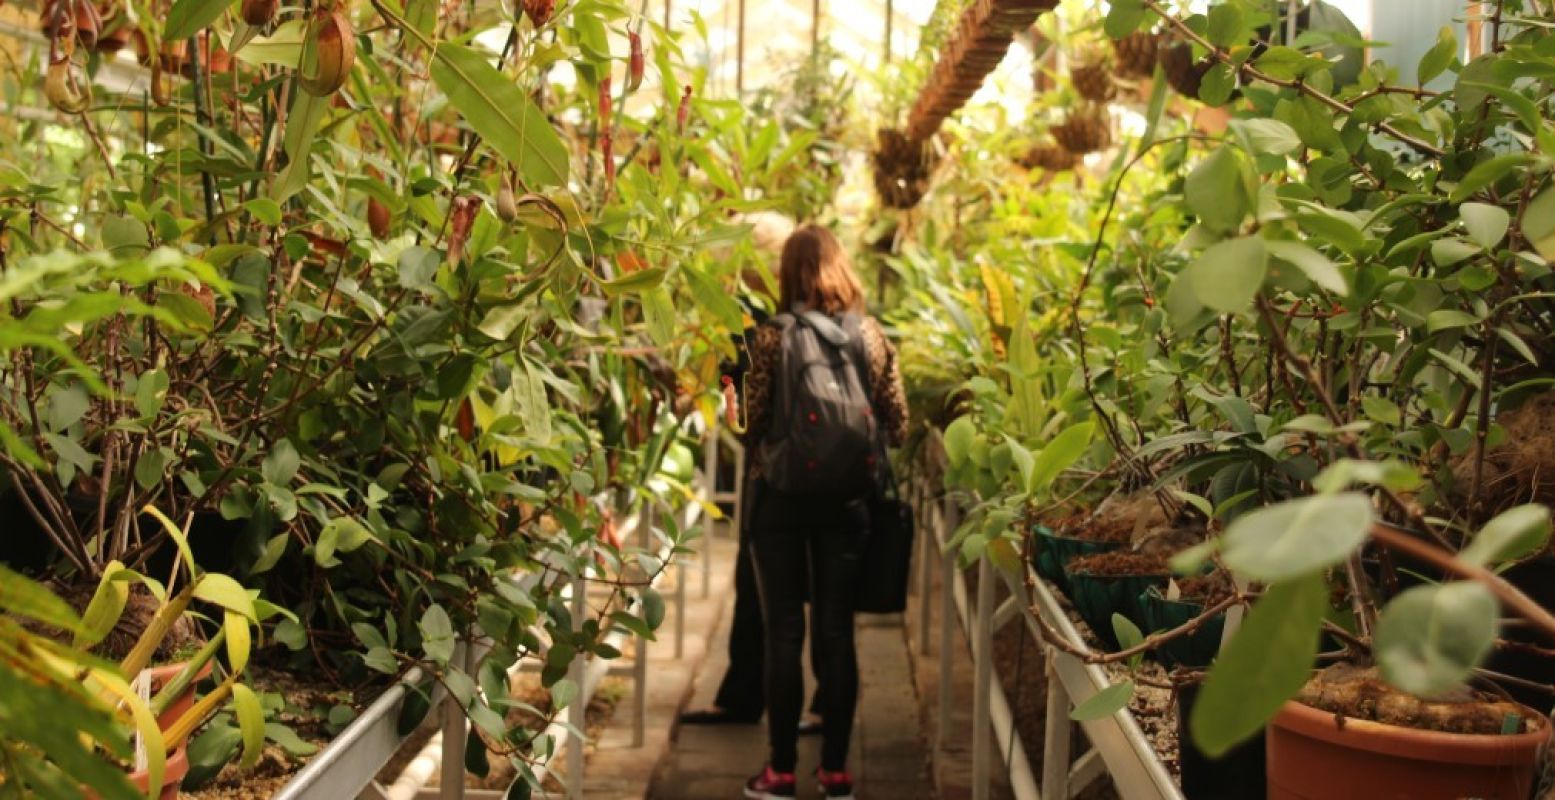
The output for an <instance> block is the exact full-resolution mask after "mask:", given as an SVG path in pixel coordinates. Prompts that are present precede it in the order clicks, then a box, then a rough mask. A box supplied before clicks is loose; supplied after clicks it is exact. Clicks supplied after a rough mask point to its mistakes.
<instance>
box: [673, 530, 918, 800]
mask: <svg viewBox="0 0 1555 800" xmlns="http://www.w3.org/2000/svg"><path fill="white" fill-rule="evenodd" d="M720 561H722V559H720ZM723 563H725V564H727V565H728V566H729V567H731V568H732V563H729V562H723ZM715 566H716V565H715ZM722 598H723V600H724V604H723V605H724V608H723V613H721V614H720V615H719V620H718V626H717V630H716V634H715V635H714V636H713V638H712V640H711V643H710V648H709V651H708V653H707V657H706V658H705V659H704V660H703V662H702V664H701V666H700V667H699V668H698V670H697V673H696V678H695V681H694V683H693V685H692V687H691V691H690V695H689V697H687V698H686V700H687V703H686V705H687V706H688V707H701V706H706V705H710V704H711V703H712V700H713V696H714V694H716V692H717V690H718V682H719V681H720V680H721V679H722V677H723V673H724V669H725V668H726V667H727V666H728V663H729V660H728V644H729V624H730V620H731V618H732V617H733V614H731V613H729V612H730V608H731V606H732V604H733V600H734V595H733V592H731V591H726V592H724V593H723V594H722ZM858 648H859V679H860V687H859V712H858V720H857V722H856V725H855V728H854V734H853V755H852V757H851V758H850V765H851V768H852V770H853V775H854V779H855V780H856V781H857V785H856V790H857V794H858V796H859V797H866V798H900V799H901V800H919V799H920V798H930V797H932V796H933V792H932V790H930V789H929V788H928V783H927V776H928V758H927V754H926V752H925V747H924V737H923V734H922V731H921V730H920V725H919V716H918V702H917V699H916V696H915V693H914V689H913V679H912V668H911V664H910V662H909V658H910V656H909V654H908V651H907V642H906V637H905V634H904V631H903V627H902V622H901V619H900V618H899V617H891V616H884V617H873V616H869V617H866V616H861V617H860V618H859V625H858ZM807 678H808V676H807ZM671 738H672V743H671V749H670V751H669V752H668V754H667V755H666V756H665V758H664V759H663V760H662V761H661V762H660V763H659V765H658V770H657V773H656V774H655V776H654V780H653V782H652V784H651V785H650V787H649V790H648V794H647V797H648V798H649V800H729V798H735V797H739V796H740V792H741V788H742V785H743V783H744V781H745V779H746V778H748V777H749V776H750V774H751V773H752V772H754V771H755V770H757V769H758V768H760V766H761V764H762V761H763V758H764V757H765V754H766V727H765V725H739V726H710V727H704V726H694V725H682V726H678V727H677V728H676V729H675V731H674V732H673V733H672V734H671ZM819 759H820V739H819V737H801V739H800V748H799V764H800V771H801V772H807V771H809V770H812V769H814V767H815V765H816V764H818V763H819ZM805 789H806V790H812V791H813V789H812V788H811V787H809V782H808V781H806V782H805Z"/></svg>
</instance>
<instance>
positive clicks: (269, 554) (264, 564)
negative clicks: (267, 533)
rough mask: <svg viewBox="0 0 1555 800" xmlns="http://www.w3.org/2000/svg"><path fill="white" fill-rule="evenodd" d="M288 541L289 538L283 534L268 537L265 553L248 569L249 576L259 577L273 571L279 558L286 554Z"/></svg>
mask: <svg viewBox="0 0 1555 800" xmlns="http://www.w3.org/2000/svg"><path fill="white" fill-rule="evenodd" d="M290 541H291V536H290V535H289V534H285V533H278V534H276V535H274V536H272V537H270V540H269V541H267V542H265V551H264V552H263V553H261V554H260V555H259V558H258V559H256V560H255V561H254V565H253V566H252V567H250V568H249V570H248V572H249V574H250V575H259V574H261V573H264V572H269V571H270V570H271V569H273V568H274V567H275V565H276V563H277V562H279V561H280V560H281V556H283V555H285V554H286V544H287V543H288V542H290Z"/></svg>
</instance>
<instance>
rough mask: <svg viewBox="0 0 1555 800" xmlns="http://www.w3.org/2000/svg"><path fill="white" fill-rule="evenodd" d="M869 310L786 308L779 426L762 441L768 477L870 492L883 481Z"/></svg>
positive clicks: (841, 491) (811, 488)
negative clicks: (867, 343)
mask: <svg viewBox="0 0 1555 800" xmlns="http://www.w3.org/2000/svg"><path fill="white" fill-rule="evenodd" d="M862 322H863V317H862V316H861V315H859V314H847V315H844V316H843V317H842V318H841V321H840V324H839V322H838V321H837V320H834V319H832V318H831V317H828V316H826V315H825V314H822V313H820V312H819V311H807V310H800V311H797V312H795V313H784V314H779V315H777V316H776V317H774V318H773V319H772V324H775V325H777V326H779V328H780V329H781V330H782V347H781V352H782V355H781V356H780V359H779V363H780V366H779V369H778V371H777V386H776V387H775V394H774V397H773V405H772V410H773V416H772V426H771V428H770V429H769V431H768V433H767V437H766V440H765V441H764V442H763V443H762V448H761V466H762V472H763V475H764V477H765V478H766V481H767V482H768V483H769V484H771V485H772V486H773V488H776V489H778V490H779V491H783V492H790V493H801V494H804V493H824V494H835V495H861V494H865V493H866V492H867V491H868V490H869V489H871V488H872V487H873V485H874V484H875V482H876V481H875V473H876V471H877V463H878V462H879V459H878V458H877V455H876V453H877V442H878V436H877V434H876V428H877V423H876V420H875V414H874V409H873V407H872V406H873V404H872V403H871V402H870V388H869V368H868V363H869V358H868V356H867V354H866V352H865V349H864V336H863V331H862V329H861V325H862Z"/></svg>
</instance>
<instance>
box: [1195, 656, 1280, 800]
mask: <svg viewBox="0 0 1555 800" xmlns="http://www.w3.org/2000/svg"><path fill="white" fill-rule="evenodd" d="M1176 695H1177V697H1176V701H1177V741H1178V742H1179V744H1180V746H1179V750H1178V759H1179V761H1178V764H1179V767H1180V769H1181V776H1180V777H1181V779H1182V793H1183V796H1184V797H1186V798H1188V800H1244V798H1248V797H1257V796H1258V793H1259V791H1260V790H1261V789H1262V788H1263V786H1264V784H1265V783H1266V781H1267V779H1266V777H1265V774H1264V765H1265V755H1264V748H1265V745H1264V735H1263V734H1262V733H1260V734H1258V735H1257V736H1254V737H1253V738H1251V739H1248V740H1247V741H1245V742H1243V743H1241V744H1239V745H1237V746H1236V747H1234V748H1232V749H1231V751H1230V752H1229V753H1226V754H1225V755H1223V756H1221V757H1220V758H1210V757H1209V756H1208V755H1206V754H1205V753H1204V751H1202V750H1200V749H1199V748H1198V747H1197V746H1196V745H1194V743H1193V736H1192V735H1190V734H1189V733H1188V715H1189V714H1191V713H1193V703H1194V702H1195V701H1196V700H1197V699H1198V696H1199V684H1197V683H1182V684H1179V685H1178V686H1177V692H1176Z"/></svg>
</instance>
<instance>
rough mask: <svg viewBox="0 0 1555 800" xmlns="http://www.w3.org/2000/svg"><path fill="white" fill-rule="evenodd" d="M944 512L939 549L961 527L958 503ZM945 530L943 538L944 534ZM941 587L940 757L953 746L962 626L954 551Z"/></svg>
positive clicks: (945, 560) (947, 503)
mask: <svg viewBox="0 0 1555 800" xmlns="http://www.w3.org/2000/svg"><path fill="white" fill-rule="evenodd" d="M944 508H945V511H944V513H943V515H942V516H941V517H940V523H941V524H940V525H938V526H936V527H934V528H933V529H931V530H932V535H933V537H934V545H935V546H936V547H938V546H940V545H942V544H943V541H942V539H944V538H949V536H950V532H951V531H953V530H955V528H956V526H958V525H959V524H960V523H959V520H958V516H959V515H958V513H957V508H956V501H955V500H954V499H953V498H951V497H950V496H949V495H946V496H945V500H944ZM941 531H943V536H942V535H941ZM940 565H941V566H940V587H939V716H938V717H937V718H936V720H937V722H936V725H935V735H936V738H937V739H938V746H937V747H936V752H935V756H936V757H938V755H939V752H938V751H940V750H943V749H944V748H945V746H946V745H947V744H949V743H950V713H951V712H950V710H951V705H952V701H953V700H954V697H953V695H952V693H951V675H950V671H951V668H952V661H951V652H952V647H953V644H954V642H955V639H954V636H955V629H956V627H957V626H959V625H960V624H961V623H960V621H959V620H958V619H957V618H956V554H955V551H954V550H951V551H949V552H947V553H945V554H943V555H942V556H940Z"/></svg>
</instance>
